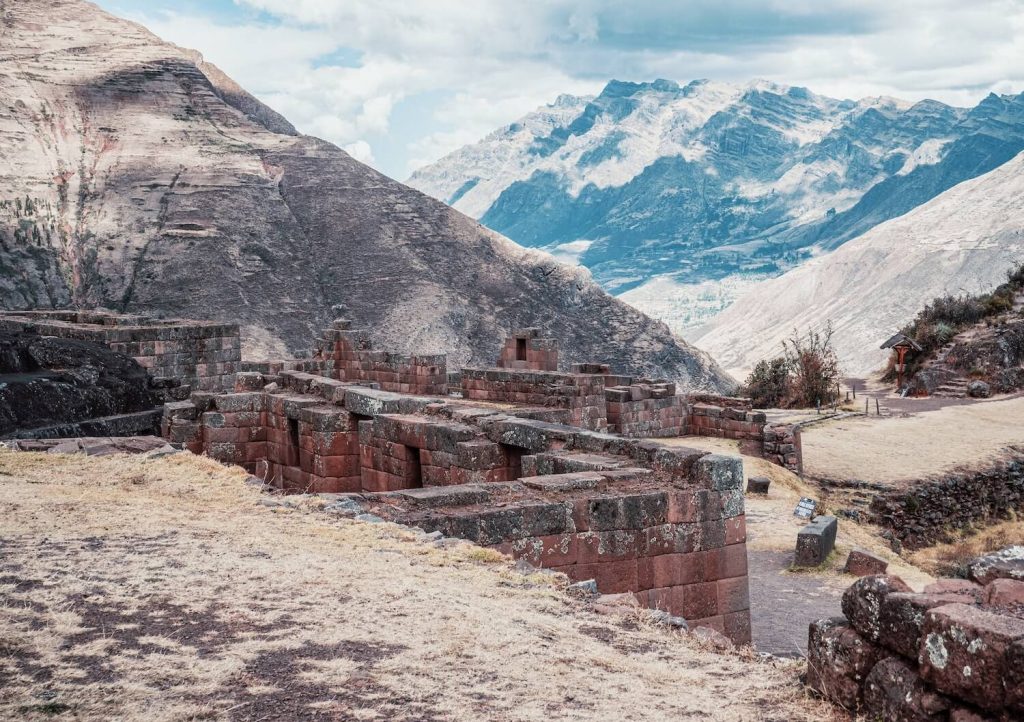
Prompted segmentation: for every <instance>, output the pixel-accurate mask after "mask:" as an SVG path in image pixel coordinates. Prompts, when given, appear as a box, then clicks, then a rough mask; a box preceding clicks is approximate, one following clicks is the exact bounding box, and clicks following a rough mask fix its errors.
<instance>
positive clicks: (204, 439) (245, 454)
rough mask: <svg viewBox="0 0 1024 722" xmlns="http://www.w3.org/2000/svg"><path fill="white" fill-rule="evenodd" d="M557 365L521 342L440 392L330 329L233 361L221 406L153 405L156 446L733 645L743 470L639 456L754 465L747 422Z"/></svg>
mask: <svg viewBox="0 0 1024 722" xmlns="http://www.w3.org/2000/svg"><path fill="white" fill-rule="evenodd" d="M522 342H525V343H522ZM524 347H525V351H524ZM524 354H525V358H518V356H523V355H524ZM557 354H558V349H557V344H556V343H555V342H554V341H552V340H551V339H543V338H541V337H540V334H539V332H537V331H536V330H535V329H525V330H523V331H518V332H516V333H514V334H513V335H512V337H511V338H510V339H509V340H508V342H506V344H505V346H504V347H503V351H502V358H501V360H500V363H503V364H504V366H496V367H494V368H466V369H462V370H461V371H460V373H459V374H458V375H453V376H452V377H449V374H448V369H447V363H446V358H445V357H444V356H401V355H396V354H390V353H387V352H383V351H378V350H375V349H374V348H373V347H372V344H371V343H370V341H369V337H368V334H367V333H366V332H365V331H361V330H355V329H353V328H352V325H351V323H350V322H349V321H346V320H338V321H336V322H334V324H333V325H332V328H330V329H327V330H325V332H324V333H323V336H322V338H321V339H319V340H318V341H317V343H316V348H315V349H314V352H313V354H312V356H311V358H304V359H286V360H280V361H270V362H260V363H248V362H243V363H242V364H241V365H240V368H241V369H242V370H241V371H240V372H239V373H238V374H237V375H236V377H235V386H234V388H233V389H232V390H231V391H229V392H220V393H214V392H203V391H197V392H194V393H193V394H192V395H191V397H190V398H189V399H188V400H181V401H172V402H169V403H167V404H166V406H165V411H164V419H163V424H162V433H163V435H164V436H165V437H166V438H167V439H168V440H169V441H171V442H173V443H176V444H181V445H183V446H185V447H186V448H188V449H190V450H192V451H193V452H195V453H200V454H206V455H209V456H211V457H213V458H215V459H218V460H221V461H224V462H228V463H234V464H240V465H242V466H244V467H245V468H246V469H248V470H249V471H250V472H251V473H253V474H255V475H256V476H258V477H260V478H261V479H263V480H265V481H266V482H267V483H268V484H270V485H271V486H273V487H276V488H278V489H280V490H282V491H286V492H312V493H331V494H349V495H353V497H352V498H353V499H356V500H358V503H359V504H360V505H361V506H362V507H363V508H364V509H366V510H367V511H368V512H372V513H373V514H375V515H377V516H379V517H382V518H385V519H388V520H392V521H395V522H399V523H402V524H409V525H412V526H416V527H420V528H423V529H425V530H427V531H428V532H429V531H438V532H441V533H442V534H444V535H446V536H452V537H459V538H463V539H468V540H470V541H473V542H475V543H477V544H480V545H482V546H485V547H490V548H494V549H497V550H500V551H502V552H505V553H508V554H511V555H512V556H514V557H516V558H518V559H523V560H526V561H528V562H529V563H530V564H533V565H536V566H538V567H544V568H548V569H554V570H558V571H561V572H564V573H566V574H567V575H568V576H569V577H570V578H571V579H573V580H575V581H584V580H589V579H594V580H596V582H597V586H598V589H599V591H600V592H601V593H623V592H629V593H632V594H634V595H635V596H636V598H637V599H638V601H639V602H640V603H641V604H642V605H644V606H647V607H651V608H658V609H662V610H664V611H666V612H669V613H671V614H673V615H676V616H682V617H684V618H686V619H687V620H688V621H689V622H690V625H691V626H707V627H711V628H713V629H716V630H717V631H719V632H722V633H724V634H726V635H728V636H729V637H730V638H731V639H733V640H734V641H735V642H738V643H746V642H749V641H750V614H749V594H748V588H747V556H746V537H745V522H744V506H743V487H742V484H743V468H742V462H741V460H740V459H739V458H738V457H728V456H721V455H717V454H709V453H707V452H704V451H699V450H695V449H691V448H686V447H684V446H678V445H669V444H665V443H661V442H658V441H655V440H654V439H656V438H666V437H679V436H686V435H706V436H716V437H721V438H732V439H738V440H741V442H742V443H746V444H753V445H755V446H756V448H758V449H761V448H762V447H763V444H764V438H765V436H764V428H765V426H766V419H765V416H764V414H763V413H762V412H758V411H754V410H753V409H751V408H750V402H749V401H748V400H745V399H736V398H728V397H718V396H710V395H686V394H680V393H678V392H677V389H676V387H675V385H674V384H672V383H670V382H667V381H664V380H659V379H639V378H633V377H628V376H622V375H617V374H615V373H613V372H612V370H611V369H610V368H609V367H608V366H607V365H604V364H576V365H573V366H572V367H571V369H570V370H569V371H558V370H556V368H552V367H554V366H555V365H556V364H557ZM449 378H452V379H455V380H457V382H458V384H457V386H450V385H449V383H448V380H449ZM773 441H774V437H773Z"/></svg>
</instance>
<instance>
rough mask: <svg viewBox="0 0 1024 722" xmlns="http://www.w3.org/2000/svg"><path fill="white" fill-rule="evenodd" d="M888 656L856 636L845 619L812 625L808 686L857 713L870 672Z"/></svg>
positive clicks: (809, 644)
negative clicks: (880, 660) (879, 661)
mask: <svg viewBox="0 0 1024 722" xmlns="http://www.w3.org/2000/svg"><path fill="white" fill-rule="evenodd" d="M886 655H887V653H886V652H885V651H884V650H883V649H881V648H880V647H878V646H877V645H875V644H872V643H871V642H869V641H867V640H866V639H864V638H863V637H862V636H860V635H859V634H857V632H856V630H854V629H853V627H851V626H850V625H849V623H848V622H847V621H846V620H845V619H843V618H842V617H833V618H830V619H819V620H818V621H816V622H811V625H810V629H809V631H808V640H807V686H809V687H810V688H811V689H813V690H815V691H816V692H818V693H819V694H820V695H821V696H822V697H825V698H826V699H828V700H830V701H832V702H834V703H835V704H838V705H840V706H842V707H845V708H846V709H848V710H856V709H857V708H859V707H860V704H861V701H862V689H863V685H864V681H865V679H866V678H867V675H868V673H869V672H870V671H871V669H872V668H873V667H874V666H875V664H876V663H877V662H878V660H879V659H881V658H882V657H884V656H886Z"/></svg>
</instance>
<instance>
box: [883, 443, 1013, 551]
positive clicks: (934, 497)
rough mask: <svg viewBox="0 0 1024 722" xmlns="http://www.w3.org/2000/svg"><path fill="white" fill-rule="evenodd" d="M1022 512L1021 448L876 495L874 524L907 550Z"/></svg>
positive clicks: (940, 540)
mask: <svg viewBox="0 0 1024 722" xmlns="http://www.w3.org/2000/svg"><path fill="white" fill-rule="evenodd" d="M1021 511H1024V450H1018V451H1010V452H1008V453H1007V458H1005V459H1001V460H999V461H997V462H995V463H994V464H992V465H991V466H990V467H988V468H985V469H980V470H975V471H958V472H954V473H951V474H944V475H942V476H940V477H937V478H934V479H928V480H924V481H919V482H915V483H914V485H913V486H912V487H905V488H899V489H894V490H891V491H887V492H883V493H880V494H877V495H876V496H875V497H874V499H872V502H871V514H872V520H873V521H874V522H875V523H876V524H878V525H879V526H881V527H883V528H885V529H888V530H890V531H891V532H892V533H893V534H894V535H895V536H896V538H898V539H899V540H900V541H902V542H903V543H904V544H906V545H907V546H908V547H910V548H917V547H922V546H927V545H930V544H935V543H938V542H944V541H950V540H951V536H952V535H953V534H955V533H956V532H957V531H958V530H961V529H965V528H968V527H971V526H973V525H975V524H978V523H985V522H990V521H993V520H1004V519H1009V518H1011V517H1012V516H1013V515H1014V514H1016V513H1019V512H1021Z"/></svg>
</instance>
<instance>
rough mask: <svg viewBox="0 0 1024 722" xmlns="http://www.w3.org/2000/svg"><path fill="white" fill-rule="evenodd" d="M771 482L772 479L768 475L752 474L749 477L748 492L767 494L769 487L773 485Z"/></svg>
mask: <svg viewBox="0 0 1024 722" xmlns="http://www.w3.org/2000/svg"><path fill="white" fill-rule="evenodd" d="M771 483H772V482H771V479H769V478H768V477H767V476H752V477H750V478H749V479H747V493H748V494H767V493H768V487H769V486H771Z"/></svg>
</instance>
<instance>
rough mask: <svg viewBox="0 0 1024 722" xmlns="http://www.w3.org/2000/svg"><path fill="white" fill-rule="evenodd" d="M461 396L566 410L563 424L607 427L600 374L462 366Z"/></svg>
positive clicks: (583, 426)
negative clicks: (565, 420)
mask: <svg viewBox="0 0 1024 722" xmlns="http://www.w3.org/2000/svg"><path fill="white" fill-rule="evenodd" d="M462 395H463V397H464V398H466V399H469V400H471V401H493V402H498V403H506V404H508V403H511V404H521V405H525V406H553V407H556V408H563V409H567V410H568V421H567V423H569V424H571V425H573V426H580V427H582V428H585V429H590V430H594V431H597V430H603V429H606V428H607V426H608V412H607V407H606V401H605V389H604V376H603V375H600V374H566V373H556V372H553V371H511V370H504V369H481V368H466V369H462Z"/></svg>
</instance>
